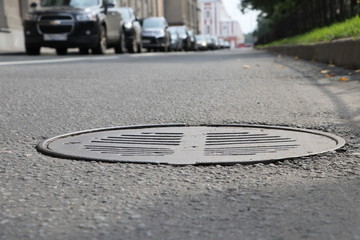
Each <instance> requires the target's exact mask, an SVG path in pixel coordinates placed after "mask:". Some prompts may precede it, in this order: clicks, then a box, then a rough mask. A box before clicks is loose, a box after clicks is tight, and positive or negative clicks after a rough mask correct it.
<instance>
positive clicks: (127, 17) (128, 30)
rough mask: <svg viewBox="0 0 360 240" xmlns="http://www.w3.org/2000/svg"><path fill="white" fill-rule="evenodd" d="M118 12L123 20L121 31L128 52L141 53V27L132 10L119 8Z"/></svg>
mask: <svg viewBox="0 0 360 240" xmlns="http://www.w3.org/2000/svg"><path fill="white" fill-rule="evenodd" d="M119 10H120V12H121V15H122V18H123V31H124V33H125V42H126V48H127V50H128V52H130V53H135V52H137V53H141V50H142V39H141V32H142V27H141V25H140V22H139V21H138V19H137V18H136V16H135V14H134V10H133V9H132V8H120V9H119Z"/></svg>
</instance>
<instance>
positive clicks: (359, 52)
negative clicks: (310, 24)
mask: <svg viewBox="0 0 360 240" xmlns="http://www.w3.org/2000/svg"><path fill="white" fill-rule="evenodd" d="M266 49H267V50H269V51H273V52H276V53H280V54H283V55H289V56H296V57H299V58H302V59H305V60H310V61H311V60H314V61H318V62H323V63H332V64H335V65H337V66H342V67H346V68H352V69H360V38H357V39H340V40H336V41H332V42H328V43H317V44H311V45H296V46H295V45H293V46H287V45H284V46H275V47H268V48H266Z"/></svg>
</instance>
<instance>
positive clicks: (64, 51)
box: [56, 48, 67, 55]
mask: <svg viewBox="0 0 360 240" xmlns="http://www.w3.org/2000/svg"><path fill="white" fill-rule="evenodd" d="M56 54H57V55H66V54H67V48H56Z"/></svg>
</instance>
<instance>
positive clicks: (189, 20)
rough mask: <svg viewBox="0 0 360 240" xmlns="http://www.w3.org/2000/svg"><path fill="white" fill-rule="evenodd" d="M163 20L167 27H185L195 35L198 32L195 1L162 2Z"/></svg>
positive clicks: (174, 0)
mask: <svg viewBox="0 0 360 240" xmlns="http://www.w3.org/2000/svg"><path fill="white" fill-rule="evenodd" d="M164 7H165V18H166V19H167V21H168V22H169V25H173V26H176V25H178V26H179V25H186V26H187V27H188V28H189V29H191V30H192V31H194V32H195V33H198V32H199V17H198V16H199V13H200V9H199V7H198V1H197V0H164Z"/></svg>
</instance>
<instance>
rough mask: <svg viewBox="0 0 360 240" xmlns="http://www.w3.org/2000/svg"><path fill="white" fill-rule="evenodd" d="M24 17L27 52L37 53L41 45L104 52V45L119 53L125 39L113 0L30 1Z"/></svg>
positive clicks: (120, 19) (61, 50) (65, 49)
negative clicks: (29, 9) (27, 11)
mask: <svg viewBox="0 0 360 240" xmlns="http://www.w3.org/2000/svg"><path fill="white" fill-rule="evenodd" d="M30 7H31V11H30V12H29V13H28V14H27V15H26V18H25V20H24V35H25V48H26V52H27V54H30V55H38V54H40V49H41V47H50V48H55V49H56V52H57V54H59V55H63V54H66V53H67V49H68V48H79V49H80V52H81V53H88V51H89V49H91V50H92V53H95V54H104V53H105V51H106V49H107V48H114V49H115V51H116V52H117V53H122V52H123V51H124V50H126V49H124V46H125V43H124V41H123V39H124V32H123V28H122V26H123V20H122V16H121V13H120V11H119V9H118V6H117V4H116V1H115V0H68V1H63V0H43V1H41V3H40V4H37V3H32V4H31V5H30Z"/></svg>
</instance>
